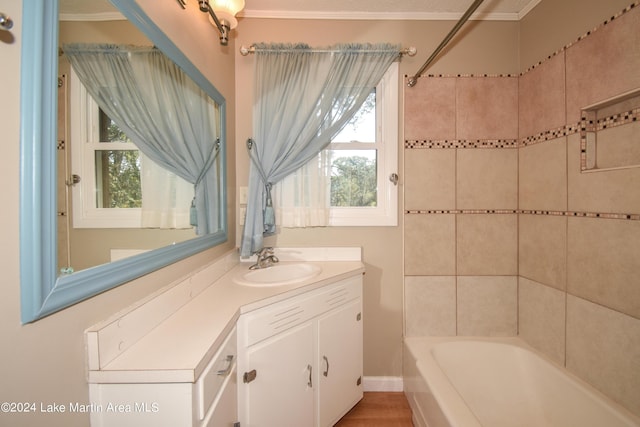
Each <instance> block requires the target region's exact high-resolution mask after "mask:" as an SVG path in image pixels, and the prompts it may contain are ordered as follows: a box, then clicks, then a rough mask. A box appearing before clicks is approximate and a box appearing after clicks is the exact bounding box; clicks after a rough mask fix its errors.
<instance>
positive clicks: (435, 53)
mask: <svg viewBox="0 0 640 427" xmlns="http://www.w3.org/2000/svg"><path fill="white" fill-rule="evenodd" d="M483 1H484V0H475V1H474V2H473V4H472V5H471V6H469V9H467V11H466V12H465V13H464V15H462V17H461V18H460V20H459V21H458V22H457V23H456V25H455V26H454V27H453V28H452V29H451V31H449V34H447V36H446V37H445V38H444V40H442V42H440V44H439V45H438V47H437V48H436V50H434V51H433V53H432V54H431V56H430V57H429V58H428V59H427V60H426V62H425V63H424V64H423V65H422V67H420V69H419V70H418V72H417V73H415V74H414V75H413V77H409V80H408V82H407V86H409V87H414V86H415V85H416V83H417V82H418V78H419V77H420V75H421V74H422V73H423V72H424V70H426V69H427V67H428V66H429V65H430V64H431V63H432V62H433V60H434V59H436V56H438V54H439V53H440V51H441V50H442V49H444V47H445V46H446V45H447V43H449V41H450V40H451V39H452V38H453V36H455V35H456V33H457V32H458V30H459V29H460V27H462V26H463V25H464V23H465V22H467V20H468V19H469V17H470V16H471V14H472V13H473V12H475V10H476V9H477V8H478V6H480V3H482V2H483Z"/></svg>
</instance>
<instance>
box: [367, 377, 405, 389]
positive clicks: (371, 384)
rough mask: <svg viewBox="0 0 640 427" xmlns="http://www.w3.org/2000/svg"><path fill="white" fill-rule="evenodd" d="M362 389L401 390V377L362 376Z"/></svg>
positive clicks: (402, 387)
mask: <svg viewBox="0 0 640 427" xmlns="http://www.w3.org/2000/svg"><path fill="white" fill-rule="evenodd" d="M362 389H363V390H364V391H403V390H404V386H403V382H402V377H363V378H362Z"/></svg>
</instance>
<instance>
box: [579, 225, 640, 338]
mask: <svg viewBox="0 0 640 427" xmlns="http://www.w3.org/2000/svg"><path fill="white" fill-rule="evenodd" d="M568 220H569V221H568V250H567V290H568V292H569V293H570V294H572V295H576V296H579V297H582V298H585V299H588V300H589V301H593V302H595V303H598V304H601V305H604V306H606V307H610V308H613V309H615V310H618V311H621V312H623V313H625V314H628V315H631V316H635V317H638V318H640V279H639V278H640V255H639V254H640V221H627V220H616V219H600V218H568ZM639 344H640V343H639Z"/></svg>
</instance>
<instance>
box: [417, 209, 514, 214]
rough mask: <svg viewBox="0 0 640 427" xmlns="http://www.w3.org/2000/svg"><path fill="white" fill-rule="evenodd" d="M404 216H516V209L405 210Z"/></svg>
mask: <svg viewBox="0 0 640 427" xmlns="http://www.w3.org/2000/svg"><path fill="white" fill-rule="evenodd" d="M404 213H405V214H517V213H518V210H517V209H434V210H421V209H417V210H406V211H404Z"/></svg>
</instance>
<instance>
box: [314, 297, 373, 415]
mask: <svg viewBox="0 0 640 427" xmlns="http://www.w3.org/2000/svg"><path fill="white" fill-rule="evenodd" d="M317 365H318V375H319V382H320V387H319V390H318V426H319V427H325V426H331V425H333V424H334V423H335V422H336V421H337V420H338V419H340V417H342V416H343V415H344V414H345V413H347V411H349V409H351V408H352V407H353V406H354V405H355V404H356V403H357V402H358V401H359V400H360V399H362V385H361V382H362V302H361V300H360V299H358V300H355V301H352V302H350V303H348V304H346V305H344V306H342V307H339V308H337V309H335V310H332V311H330V312H328V313H327V314H325V315H324V316H322V317H320V318H319V319H318V361H317Z"/></svg>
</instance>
